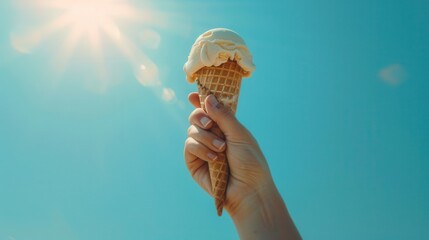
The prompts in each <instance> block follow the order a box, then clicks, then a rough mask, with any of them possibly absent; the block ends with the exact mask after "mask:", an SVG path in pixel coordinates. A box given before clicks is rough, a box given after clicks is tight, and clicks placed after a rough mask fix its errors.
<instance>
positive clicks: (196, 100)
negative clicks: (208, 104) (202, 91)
mask: <svg viewBox="0 0 429 240" xmlns="http://www.w3.org/2000/svg"><path fill="white" fill-rule="evenodd" d="M188 99H189V102H190V103H191V104H192V105H193V106H194V107H196V108H201V104H200V96H199V95H198V93H196V92H193V93H190V94H189V95H188Z"/></svg>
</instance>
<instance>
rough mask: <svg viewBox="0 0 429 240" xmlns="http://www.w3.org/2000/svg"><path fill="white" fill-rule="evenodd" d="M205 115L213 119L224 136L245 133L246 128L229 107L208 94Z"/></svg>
mask: <svg viewBox="0 0 429 240" xmlns="http://www.w3.org/2000/svg"><path fill="white" fill-rule="evenodd" d="M205 105H206V108H207V115H208V117H209V118H210V119H213V121H215V122H216V123H217V124H218V126H219V128H220V129H221V130H222V132H223V133H224V134H225V136H230V137H238V136H242V135H243V134H247V130H246V128H244V127H243V125H241V123H240V122H239V121H238V120H237V118H235V115H234V113H233V112H232V111H231V109H230V108H229V107H226V106H224V105H223V104H221V103H219V101H218V100H217V99H216V97H215V96H214V95H209V96H207V98H206V99H205Z"/></svg>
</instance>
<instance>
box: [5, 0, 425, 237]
mask: <svg viewBox="0 0 429 240" xmlns="http://www.w3.org/2000/svg"><path fill="white" fill-rule="evenodd" d="M143 2H145V1H140V2H138V1H136V2H129V3H130V5H131V6H133V7H135V8H136V9H141V10H143V9H142V8H144V7H147V6H143V4H142V3H143ZM146 2H148V4H149V6H150V8H151V9H153V10H156V11H158V12H159V13H163V14H165V16H167V19H168V21H167V22H168V23H167V24H166V25H165V26H163V27H159V26H156V25H153V26H151V25H148V26H143V25H144V24H141V23H138V24H127V25H125V24H124V25H123V26H124V27H123V28H124V29H122V28H121V29H120V30H121V32H126V33H128V34H129V37H130V39H132V42H133V43H134V44H136V46H137V47H138V48H139V49H142V51H144V52H145V53H146V56H147V57H149V58H150V59H151V60H152V61H153V62H154V63H155V64H156V65H157V66H158V68H159V79H160V82H161V84H162V87H165V88H171V89H172V90H174V91H175V93H176V98H174V99H173V100H172V101H165V100H163V99H162V96H161V93H160V92H161V90H160V87H145V86H142V85H141V84H140V83H139V82H138V81H137V80H136V77H135V75H134V71H133V68H132V66H130V62H129V61H128V59H127V57H126V56H124V55H123V54H121V52H120V51H119V50H118V49H117V47H116V46H115V45H114V44H112V41H110V39H109V37H108V36H107V35H103V39H102V40H101V42H100V44H101V49H102V50H103V52H104V59H105V64H106V66H107V68H108V75H109V78H108V79H107V80H104V82H103V79H101V80H100V76H99V75H98V74H97V71H96V70H95V69H96V65H97V61H94V60H93V58H92V57H91V53H90V51H89V46H90V45H89V44H88V40H87V38H85V37H83V38H82V39H81V40H79V43H78V45H77V46H76V47H75V48H74V49H73V56H72V57H71V58H70V59H69V60H68V61H67V65H66V68H65V69H64V70H62V71H58V68H59V66H57V65H56V64H57V62H58V61H59V59H57V52H58V51H60V50H61V49H63V48H65V47H67V45H65V44H64V43H65V42H66V40H67V36H68V35H67V33H68V30H67V29H62V30H59V31H58V32H56V33H55V34H53V35H52V36H49V37H46V38H44V39H43V41H42V42H41V44H40V45H39V46H38V47H37V48H35V49H34V50H33V51H32V53H31V54H23V53H20V52H19V51H17V49H15V48H14V47H13V46H12V45H13V44H12V43H11V40H12V37H11V36H12V35H11V33H14V32H16V31H20V30H22V29H26V28H30V27H32V26H34V25H37V24H43V23H46V22H49V21H50V20H49V19H51V20H52V19H54V18H50V17H51V16H50V15H49V10H47V11H46V12H43V13H40V14H39V15H41V16H34V15H35V13H34V12H33V13H32V14H28V12H25V11H28V9H27V10H25V11H24V10H22V8H21V7H17V6H16V4H14V3H13V1H10V0H2V1H0V19H1V21H0V240H21V239H22V240H24V239H27V240H28V239H30V240H58V239H61V240H72V239H79V240H80V239H82V240H86V239H103V240H109V239H237V238H238V236H237V234H236V233H235V229H234V226H233V223H232V221H231V220H230V218H229V216H228V215H227V214H225V215H224V216H223V217H221V218H219V217H217V215H216V212H215V208H214V206H213V201H212V199H211V198H210V197H209V196H208V195H207V194H206V193H205V192H204V191H203V190H201V189H199V187H198V186H197V185H196V184H195V183H194V182H193V180H192V178H191V177H190V175H189V174H188V172H187V169H186V167H185V165H184V160H183V154H182V151H183V142H184V140H185V139H186V130H187V127H188V126H187V117H188V114H189V113H190V112H191V111H192V107H191V106H190V105H189V104H188V103H187V94H188V93H189V92H191V91H194V90H195V89H196V86H194V85H190V84H188V83H187V82H186V81H185V75H184V73H183V72H182V66H183V64H184V62H185V61H186V58H187V55H188V52H189V50H190V47H191V45H192V44H193V42H194V40H195V38H196V37H197V36H198V35H199V34H201V33H202V32H204V31H206V30H208V29H210V28H214V27H227V28H231V29H234V30H235V31H237V32H239V33H240V34H241V35H242V36H243V38H244V39H245V40H246V42H247V44H248V46H249V48H250V50H251V52H252V53H253V55H254V60H255V63H256V65H257V70H256V72H255V73H254V75H253V76H252V77H251V78H250V79H246V80H245V81H244V82H243V87H242V93H241V96H240V104H239V109H238V117H239V118H240V119H241V121H242V122H243V123H244V124H245V125H246V126H247V127H248V128H249V129H250V130H251V131H252V132H253V133H254V135H255V137H256V138H257V139H258V141H259V143H260V145H261V146H262V149H263V150H264V152H265V155H266V157H267V159H268V161H269V165H270V167H271V170H272V174H273V176H274V178H275V181H276V183H277V185H278V188H279V190H280V192H281V194H282V196H283V197H284V199H285V200H286V203H287V205H288V207H289V209H290V212H291V214H292V216H293V218H294V220H295V222H296V224H297V226H298V228H299V230H300V232H301V234H302V236H303V237H304V238H305V239H326V240H328V239H350V240H353V239H356V240H357V239H389V240H392V239H428V238H429V228H428V226H429V204H428V202H429V174H428V173H429V124H428V123H429V81H428V79H429V78H428V76H429V67H428V66H429V3H428V2H427V0H409V1H399V0H385V1H382V0H380V1H374V0H361V1H344V0H329V1H318V0H283V1H250V0H249V1H230V0H216V1H196V0H195V1H153V0H148V1H146ZM36 15H37V12H36ZM144 28H150V29H152V30H153V31H155V32H157V33H158V34H159V36H160V40H161V41H160V44H159V47H158V48H146V45H145V44H146V43H145V40H144V39H142V38H138V37H136V36H137V35H138V33H139V32H140V31H141V30H142V29H144Z"/></svg>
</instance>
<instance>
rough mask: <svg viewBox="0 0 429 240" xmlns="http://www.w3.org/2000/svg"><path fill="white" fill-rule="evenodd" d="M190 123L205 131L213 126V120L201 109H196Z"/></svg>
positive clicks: (190, 117)
mask: <svg viewBox="0 0 429 240" xmlns="http://www.w3.org/2000/svg"><path fill="white" fill-rule="evenodd" d="M189 123H191V125H196V126H198V127H200V128H203V129H210V128H211V127H212V126H213V120H211V119H210V118H209V117H208V115H207V113H206V112H205V111H204V110H203V109H201V108H196V109H195V110H194V111H193V112H192V113H191V115H189Z"/></svg>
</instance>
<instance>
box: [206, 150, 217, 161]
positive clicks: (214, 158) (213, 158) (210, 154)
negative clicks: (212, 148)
mask: <svg viewBox="0 0 429 240" xmlns="http://www.w3.org/2000/svg"><path fill="white" fill-rule="evenodd" d="M207 157H209V159H210V160H216V159H217V155H216V154H213V153H211V152H210V153H208V154H207Z"/></svg>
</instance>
